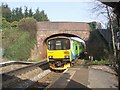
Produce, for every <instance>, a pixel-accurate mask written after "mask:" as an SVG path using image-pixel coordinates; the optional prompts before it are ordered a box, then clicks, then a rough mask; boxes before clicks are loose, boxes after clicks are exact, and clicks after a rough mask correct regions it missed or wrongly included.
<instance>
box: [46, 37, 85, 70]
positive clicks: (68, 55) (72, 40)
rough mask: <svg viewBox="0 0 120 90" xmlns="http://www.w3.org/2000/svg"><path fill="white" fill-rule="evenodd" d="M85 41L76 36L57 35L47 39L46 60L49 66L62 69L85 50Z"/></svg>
mask: <svg viewBox="0 0 120 90" xmlns="http://www.w3.org/2000/svg"><path fill="white" fill-rule="evenodd" d="M85 48H86V46H85V42H84V41H83V40H82V39H80V38H78V37H65V36H58V37H53V38H49V39H48V40H47V61H48V62H49V65H50V68H52V69H55V70H64V69H66V68H68V67H70V65H71V63H72V62H73V61H74V60H75V58H77V57H79V56H80V55H81V53H83V52H84V51H85Z"/></svg>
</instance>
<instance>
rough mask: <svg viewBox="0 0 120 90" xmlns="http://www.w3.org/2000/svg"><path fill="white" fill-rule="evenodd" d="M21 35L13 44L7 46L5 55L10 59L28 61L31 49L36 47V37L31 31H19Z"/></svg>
mask: <svg viewBox="0 0 120 90" xmlns="http://www.w3.org/2000/svg"><path fill="white" fill-rule="evenodd" d="M17 33H20V36H19V37H18V38H16V40H15V41H14V42H13V44H11V45H9V46H8V47H7V48H5V51H4V57H5V58H8V59H9V60H20V61H27V59H28V58H29V57H30V53H31V49H32V48H34V44H35V38H33V37H31V34H30V33H29V32H24V31H19V32H16V34H17Z"/></svg>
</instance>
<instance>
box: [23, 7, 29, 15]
mask: <svg viewBox="0 0 120 90" xmlns="http://www.w3.org/2000/svg"><path fill="white" fill-rule="evenodd" d="M24 17H28V8H27V7H26V6H25V12H24Z"/></svg>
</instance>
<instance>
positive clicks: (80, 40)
mask: <svg viewBox="0 0 120 90" xmlns="http://www.w3.org/2000/svg"><path fill="white" fill-rule="evenodd" d="M71 39H72V40H76V41H78V42H83V43H85V41H83V40H82V39H80V38H78V37H71Z"/></svg>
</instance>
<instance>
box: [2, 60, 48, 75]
mask: <svg viewBox="0 0 120 90" xmlns="http://www.w3.org/2000/svg"><path fill="white" fill-rule="evenodd" d="M47 64H48V62H47V61H42V62H39V63H34V64H32V65H29V66H26V67H22V68H19V69H17V70H13V71H9V72H6V73H2V77H4V75H18V74H22V73H25V72H27V71H29V70H31V69H34V68H36V67H38V66H44V65H47ZM0 76H1V75H0Z"/></svg>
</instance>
